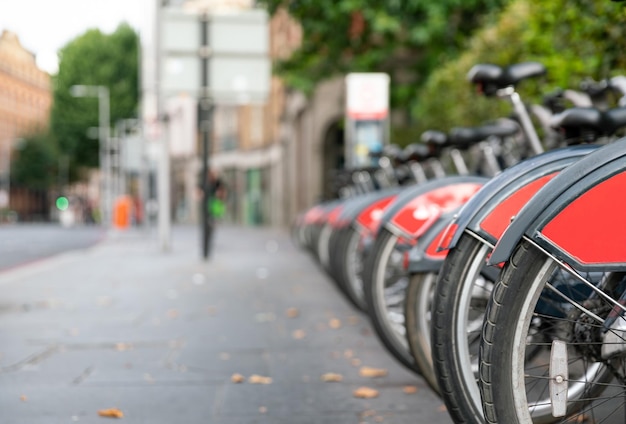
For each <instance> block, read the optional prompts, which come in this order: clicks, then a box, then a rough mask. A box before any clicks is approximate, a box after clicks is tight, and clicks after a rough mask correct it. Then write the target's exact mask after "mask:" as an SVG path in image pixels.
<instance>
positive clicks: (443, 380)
mask: <svg viewBox="0 0 626 424" xmlns="http://www.w3.org/2000/svg"><path fill="white" fill-rule="evenodd" d="M490 251H491V247H490V246H488V245H486V244H484V243H482V242H480V241H479V240H477V239H476V238H474V237H472V236H470V235H468V234H463V235H462V236H461V238H460V239H459V241H458V243H457V245H456V246H455V247H454V248H453V249H452V250H451V251H450V252H449V253H448V255H447V256H446V259H445V260H444V262H443V265H442V267H441V270H440V272H439V276H438V279H437V283H436V286H435V293H434V297H433V304H432V322H431V346H432V347H431V351H432V357H433V370H434V373H435V377H436V380H437V385H438V387H439V389H440V396H441V398H442V399H443V401H444V403H445V405H446V408H447V410H448V413H449V414H450V416H451V418H452V419H453V420H454V422H455V423H457V424H461V423H463V424H469V423H471V424H482V423H484V422H485V420H484V418H483V410H482V401H481V398H480V390H479V388H478V381H477V376H476V374H477V373H476V369H477V367H478V351H477V346H476V345H477V344H478V343H479V342H480V332H481V329H482V317H483V316H484V308H486V306H487V305H486V301H487V300H488V299H489V296H490V294H491V290H488V286H487V284H482V285H481V286H482V287H483V288H485V290H484V291H483V290H477V288H476V286H477V285H476V284H475V283H476V278H477V276H478V274H479V273H480V268H481V267H482V265H483V264H484V260H485V258H486V257H487V254H488V253H489V252H490ZM478 297H480V299H478V300H475V299H476V298H478ZM470 321H471V322H473V323H474V325H472V326H470V325H469V324H468V322H470ZM469 328H471V331H470V330H469ZM470 340H472V341H473V342H474V346H472V343H471V342H470Z"/></svg>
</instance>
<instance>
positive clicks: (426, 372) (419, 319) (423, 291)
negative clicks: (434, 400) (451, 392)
mask: <svg viewBox="0 0 626 424" xmlns="http://www.w3.org/2000/svg"><path fill="white" fill-rule="evenodd" d="M436 280H437V273H436V272H423V273H418V274H413V275H411V277H410V280H409V286H408V287H407V289H406V298H405V303H404V305H405V307H404V317H405V327H406V337H407V340H408V343H409V351H410V352H411V355H412V356H413V358H414V359H415V363H416V364H417V367H418V368H419V370H420V374H421V376H422V378H423V379H424V380H425V381H426V382H427V383H428V385H429V386H430V388H431V389H432V390H433V391H434V392H436V393H437V394H438V393H439V386H438V383H437V380H436V377H435V371H434V369H433V357H432V353H431V343H430V338H431V335H430V333H431V331H430V321H431V313H432V310H431V309H432V296H433V290H434V286H435V282H436Z"/></svg>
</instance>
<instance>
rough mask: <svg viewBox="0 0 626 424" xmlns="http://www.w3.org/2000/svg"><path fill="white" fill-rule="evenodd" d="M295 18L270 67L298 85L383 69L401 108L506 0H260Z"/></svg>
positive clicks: (309, 85)
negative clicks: (292, 34) (296, 40)
mask: <svg viewBox="0 0 626 424" xmlns="http://www.w3.org/2000/svg"><path fill="white" fill-rule="evenodd" d="M260 3H262V4H265V5H266V6H267V7H268V10H269V11H270V13H272V14H273V13H275V12H276V11H277V10H278V9H279V8H281V7H284V8H285V9H286V10H287V11H288V12H289V13H290V15H291V16H292V17H294V18H295V19H296V20H297V21H299V22H300V24H301V26H302V30H303V41H302V45H301V47H300V48H299V49H298V50H297V51H296V52H295V53H294V54H293V55H292V56H291V57H290V58H288V59H287V60H284V61H281V62H280V63H278V64H277V66H276V69H275V70H276V72H277V73H278V75H280V76H281V77H282V78H284V79H285V81H286V82H287V83H288V84H289V85H291V86H293V87H296V88H298V89H300V90H302V91H304V92H311V90H312V89H313V88H314V87H315V85H316V84H317V83H318V82H319V81H321V80H323V79H326V78H329V77H333V76H336V75H341V74H345V73H348V72H386V73H388V74H390V76H391V80H392V85H391V104H392V107H394V108H406V107H407V105H409V104H411V102H412V100H413V98H414V96H415V89H416V87H417V86H419V85H420V84H421V83H422V82H423V78H424V77H425V76H427V75H428V74H429V73H430V72H431V71H432V70H434V69H436V68H437V67H438V66H439V65H440V64H441V63H443V62H444V61H445V60H447V59H449V58H452V57H455V56H456V54H458V52H459V51H460V49H462V48H463V46H464V40H465V39H466V37H467V36H468V35H469V34H471V33H472V32H473V31H474V30H475V29H476V28H477V27H479V26H480V25H481V24H482V23H483V17H484V16H486V15H488V14H489V13H490V12H491V11H494V10H499V9H500V8H501V7H502V6H503V5H504V4H506V3H508V0H437V1H427V0H374V1H372V0H342V1H336V0H260Z"/></svg>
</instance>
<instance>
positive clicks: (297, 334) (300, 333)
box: [291, 330, 306, 340]
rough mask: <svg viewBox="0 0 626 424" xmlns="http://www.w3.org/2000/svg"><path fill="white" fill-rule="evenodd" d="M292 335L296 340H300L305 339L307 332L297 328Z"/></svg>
mask: <svg viewBox="0 0 626 424" xmlns="http://www.w3.org/2000/svg"><path fill="white" fill-rule="evenodd" d="M291 336H292V337H293V338H294V339H296V340H300V339H304V337H305V336H306V333H305V332H304V330H295V331H294V332H293V333H291Z"/></svg>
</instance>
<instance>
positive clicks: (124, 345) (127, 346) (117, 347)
mask: <svg viewBox="0 0 626 424" xmlns="http://www.w3.org/2000/svg"><path fill="white" fill-rule="evenodd" d="M131 347H132V346H131V345H130V344H129V343H121V342H120V343H115V350H117V351H118V352H123V351H125V350H129V349H130V348H131Z"/></svg>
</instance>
